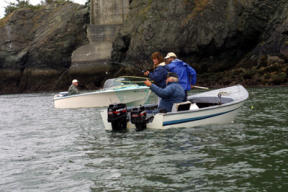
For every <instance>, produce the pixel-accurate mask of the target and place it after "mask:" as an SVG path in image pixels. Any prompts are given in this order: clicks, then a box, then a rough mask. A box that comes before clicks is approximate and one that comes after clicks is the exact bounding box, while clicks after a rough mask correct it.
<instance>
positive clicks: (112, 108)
mask: <svg viewBox="0 0 288 192" xmlns="http://www.w3.org/2000/svg"><path fill="white" fill-rule="evenodd" d="M107 113H108V122H110V123H111V125H112V130H113V131H123V130H126V128H127V107H126V104H124V103H119V104H111V105H109V107H108V109H107Z"/></svg>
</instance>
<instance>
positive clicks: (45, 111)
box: [0, 88, 288, 192]
mask: <svg viewBox="0 0 288 192" xmlns="http://www.w3.org/2000/svg"><path fill="white" fill-rule="evenodd" d="M249 93H250V98H249V100H248V101H247V102H246V103H245V105H244V106H243V107H242V109H241V111H240V113H239V115H238V117H237V119H236V120H235V122H234V123H233V124H227V125H211V126H203V127H195V128H179V129H170V130H163V131H159V130H145V131H142V132H135V131H133V130H132V131H129V132H127V133H112V132H106V131H105V130H104V128H103V125H102V122H101V119H100V114H99V112H100V110H101V109H54V108H53V102H52V98H53V94H44V93H43V94H19V95H1V96H0V114H1V118H0V172H1V177H0V191H1V192H2V191H3V192H6V191H7V192H8V191H9V192H10V191H13V192H15V191H16V192H17V191H19V192H20V191H21V192H23V191H29V192H34V191H35V192H36V191H37V192H38V191H51V192H52V191H53V192H54V191H63V192H64V191H65V192H66V191H67V192H74V191H75V192H79V191H165V192H166V191H231V192H232V191H233V192H234V191H285V190H287V187H288V184H287V183H288V182H287V181H288V170H287V168H288V165H287V159H288V134H287V131H288V129H287V125H288V122H287V111H288V101H287V99H286V98H287V95H288V88H254V89H252V88H250V89H249Z"/></svg>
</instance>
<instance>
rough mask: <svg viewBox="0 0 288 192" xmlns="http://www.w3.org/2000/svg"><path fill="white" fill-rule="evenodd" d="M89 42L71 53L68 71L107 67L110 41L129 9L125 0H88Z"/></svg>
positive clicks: (74, 71)
mask: <svg viewBox="0 0 288 192" xmlns="http://www.w3.org/2000/svg"><path fill="white" fill-rule="evenodd" d="M90 7H91V10H90V21H91V23H90V25H89V26H88V28H87V37H88V40H89V44H88V45H85V46H82V47H80V48H78V49H77V50H75V51H74V52H73V54H72V65H71V67H70V70H69V72H70V73H71V74H72V75H77V74H79V75H85V74H91V73H92V74H97V73H103V72H106V71H108V70H109V67H110V66H109V65H108V63H107V61H108V60H109V59H110V57H111V51H112V42H113V40H114V38H115V35H116V33H117V31H118V29H119V27H120V26H121V24H122V23H123V22H124V20H125V18H126V16H127V14H128V11H129V0H91V6H90Z"/></svg>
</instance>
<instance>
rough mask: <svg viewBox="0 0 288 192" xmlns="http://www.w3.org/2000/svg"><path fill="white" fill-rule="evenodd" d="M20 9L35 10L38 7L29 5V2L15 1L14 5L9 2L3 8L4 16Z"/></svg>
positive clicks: (25, 0)
mask: <svg viewBox="0 0 288 192" xmlns="http://www.w3.org/2000/svg"><path fill="white" fill-rule="evenodd" d="M20 8H30V9H35V8H39V6H34V5H31V4H30V2H29V0H16V3H12V2H11V3H10V4H9V5H8V6H7V7H5V16H7V15H9V14H10V13H12V12H13V11H15V10H16V9H20Z"/></svg>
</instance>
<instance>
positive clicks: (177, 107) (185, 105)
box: [171, 101, 191, 112]
mask: <svg viewBox="0 0 288 192" xmlns="http://www.w3.org/2000/svg"><path fill="white" fill-rule="evenodd" d="M190 106H191V102H190V101H185V102H181V103H174V104H173V106H172V110H171V112H177V111H188V110H190Z"/></svg>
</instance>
